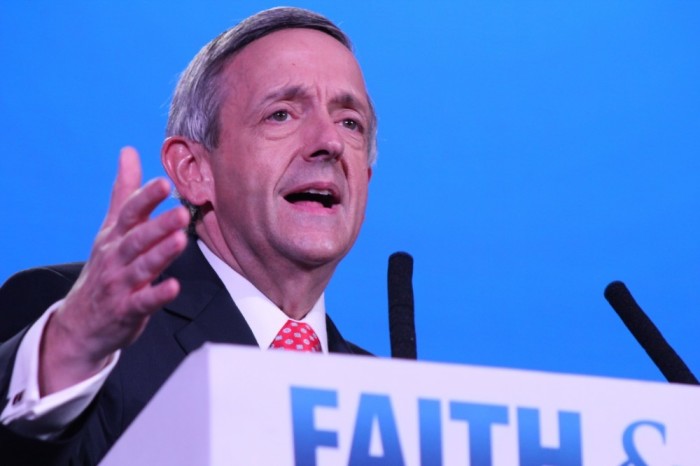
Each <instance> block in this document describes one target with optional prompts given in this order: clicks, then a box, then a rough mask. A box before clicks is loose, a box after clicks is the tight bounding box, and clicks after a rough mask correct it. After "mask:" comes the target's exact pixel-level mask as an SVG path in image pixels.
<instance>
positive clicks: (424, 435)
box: [418, 399, 442, 466]
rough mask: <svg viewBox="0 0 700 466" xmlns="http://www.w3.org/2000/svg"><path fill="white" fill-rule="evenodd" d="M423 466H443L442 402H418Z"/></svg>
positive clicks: (420, 400) (421, 461)
mask: <svg viewBox="0 0 700 466" xmlns="http://www.w3.org/2000/svg"><path fill="white" fill-rule="evenodd" d="M418 422H419V426H418V427H419V429H420V434H419V435H420V464H421V466H442V425H441V419H440V400H422V399H419V400H418Z"/></svg>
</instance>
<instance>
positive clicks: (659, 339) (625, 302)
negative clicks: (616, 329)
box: [605, 281, 698, 385]
mask: <svg viewBox="0 0 700 466" xmlns="http://www.w3.org/2000/svg"><path fill="white" fill-rule="evenodd" d="M605 299H607V300H608V302H609V303H610V305H611V306H612V307H613V309H615V312H617V315H618V316H620V319H622V322H624V323H625V325H626V326H627V328H628V329H629V331H630V332H631V333H632V335H634V338H636V339H637V341H638V342H639V344H640V345H642V348H644V350H645V351H646V352H647V354H648V355H649V357H650V358H651V360H652V361H654V364H656V367H658V368H659V370H660V371H661V373H662V374H663V375H664V377H666V380H668V381H669V382H673V383H684V384H689V385H698V379H696V378H695V376H694V375H693V373H692V372H691V371H690V369H688V366H686V365H685V363H684V362H683V360H682V359H681V358H680V356H678V354H677V353H676V352H675V351H674V349H673V348H671V345H669V344H668V342H667V341H666V339H665V338H664V336H663V335H662V334H661V332H659V329H658V328H656V325H654V323H653V322H652V321H651V319H649V317H648V316H647V315H646V314H645V313H644V311H643V310H642V308H640V307H639V305H638V304H637V302H636V301H635V300H634V298H633V297H632V294H631V293H630V291H629V290H628V289H627V287H626V286H625V284H624V283H622V282H620V281H614V282H612V283H610V284H609V285H608V286H607V287H606V288H605Z"/></svg>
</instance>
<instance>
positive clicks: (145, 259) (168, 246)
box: [123, 230, 187, 290]
mask: <svg viewBox="0 0 700 466" xmlns="http://www.w3.org/2000/svg"><path fill="white" fill-rule="evenodd" d="M186 246H187V235H186V234H185V232H184V231H181V230H178V231H175V232H173V233H171V234H170V235H168V236H166V237H165V238H163V239H162V240H161V241H159V242H158V243H156V244H154V245H153V247H152V248H150V249H148V250H147V251H146V252H144V253H143V254H141V255H139V256H137V257H136V259H134V260H133V261H132V262H131V263H130V264H129V265H128V266H127V267H126V269H125V270H124V276H123V277H124V280H125V284H126V286H128V287H129V288H130V289H134V290H135V289H139V288H141V287H143V286H146V285H148V284H149V283H151V282H152V281H153V280H155V279H156V278H157V277H158V275H160V274H161V273H162V272H163V270H165V268H166V267H168V265H170V264H171V263H172V261H174V260H175V258H176V257H177V256H179V255H180V253H182V251H184V250H185V247H186Z"/></svg>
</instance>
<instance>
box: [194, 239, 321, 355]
mask: <svg viewBox="0 0 700 466" xmlns="http://www.w3.org/2000/svg"><path fill="white" fill-rule="evenodd" d="M197 245H198V246H199V249H200V250H201V251H202V254H204V257H205V259H206V260H207V262H209V265H211V267H212V268H213V269H214V272H216V274H217V275H218V276H219V278H220V279H221V281H222V282H223V283H224V286H225V287H226V290H227V291H228V292H229V294H230V295H231V298H232V299H233V302H235V303H236V306H237V307H238V309H239V310H240V311H241V314H243V318H244V319H245V321H246V323H247V324H248V326H249V327H250V329H251V330H252V331H253V335H254V336H255V340H256V341H257V342H258V346H260V348H263V349H267V348H269V347H270V344H271V343H272V340H274V338H275V337H276V336H277V333H278V332H279V331H280V330H281V329H282V327H283V326H284V324H285V323H287V320H290V319H289V317H288V316H287V315H286V314H285V313H284V312H283V311H282V310H281V309H280V308H278V307H277V306H276V305H275V304H274V303H273V302H272V301H270V300H269V299H268V297H267V296H265V295H264V294H263V293H262V292H260V290H258V289H257V288H256V287H255V286H254V285H253V284H252V283H251V282H250V281H248V280H247V279H246V278H245V277H243V275H241V274H239V273H238V272H236V271H235V270H233V269H232V268H231V267H230V266H229V265H228V264H226V263H225V262H224V261H222V260H221V259H220V258H219V257H218V256H217V255H216V254H214V253H213V252H212V251H211V249H209V248H208V247H207V245H206V244H204V242H203V241H202V240H201V239H198V240H197ZM292 320H294V319H292ZM298 322H305V323H307V324H309V325H310V326H311V328H313V329H314V331H315V332H316V335H318V338H319V340H320V341H321V349H322V350H323V352H324V353H327V352H328V334H327V332H326V305H325V300H324V294H323V293H322V294H321V296H320V297H319V298H318V301H316V304H314V305H313V307H312V308H311V310H310V311H309V312H308V314H306V316H304V318H303V319H301V320H300V321H298Z"/></svg>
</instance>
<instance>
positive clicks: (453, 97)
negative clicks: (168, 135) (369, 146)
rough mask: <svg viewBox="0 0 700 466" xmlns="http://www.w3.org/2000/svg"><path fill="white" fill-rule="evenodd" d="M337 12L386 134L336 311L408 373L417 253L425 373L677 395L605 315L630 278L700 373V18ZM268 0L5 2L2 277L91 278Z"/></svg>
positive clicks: (468, 6)
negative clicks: (502, 370)
mask: <svg viewBox="0 0 700 466" xmlns="http://www.w3.org/2000/svg"><path fill="white" fill-rule="evenodd" d="M397 4H398V2H366V3H358V2H334V3H333V4H331V3H330V2H321V1H305V2H298V3H297V5H299V6H304V7H308V8H311V9H315V10H317V11H320V12H322V13H324V14H326V15H328V16H329V17H330V18H331V19H333V20H335V21H337V22H338V23H339V24H340V25H341V27H343V28H345V29H346V31H347V32H348V33H349V34H350V36H351V37H352V38H353V40H354V42H355V46H356V50H357V56H358V58H359V60H360V62H361V64H362V66H363V68H364V70H365V75H366V79H367V84H368V87H369V90H370V92H371V94H372V96H373V99H374V101H375V103H376V107H377V110H378V113H379V116H380V127H379V148H380V155H379V161H378V164H377V166H376V169H375V174H374V177H373V179H372V182H371V187H370V206H369V210H368V213H367V221H366V224H365V226H364V229H363V231H362V234H361V236H360V239H359V240H358V242H357V245H356V246H355V248H354V250H353V251H352V253H351V254H350V255H349V256H348V257H347V259H346V260H345V261H344V262H343V264H342V265H341V267H340V268H339V269H338V271H337V274H336V276H335V278H334V279H333V281H332V283H331V286H330V288H329V289H328V292H327V301H328V308H329V310H330V313H331V315H332V316H333V317H334V318H335V320H336V321H337V323H338V324H339V326H340V328H341V329H343V331H344V333H345V335H346V336H347V337H348V338H350V339H352V340H353V341H355V342H357V343H358V344H360V345H362V346H364V347H366V348H367V349H369V350H371V351H373V352H375V353H377V354H379V355H388V354H389V337H388V323H387V304H386V300H387V298H386V262H387V257H388V255H389V254H390V253H391V252H393V251H396V250H406V251H408V252H410V253H412V254H413V255H414V257H415V276H414V284H415V294H416V313H417V315H416V322H417V332H418V350H419V357H420V358H421V359H424V360H434V361H449V362H456V363H468V364H482V365H495V366H503V367H515V368H526V369H537V370H545V371H561V372H569V373H582V374H595V375H604V376H615V377H626V378H638V379H648V380H661V379H662V378H661V375H660V374H659V372H658V371H657V370H656V368H655V367H654V366H653V364H652V363H651V362H650V361H649V360H648V359H647V357H646V355H645V354H644V352H643V351H642V350H641V349H640V348H639V347H638V346H637V344H636V343H635V342H634V340H633V338H632V337H631V336H629V335H628V333H627V331H626V330H625V329H624V327H623V325H622V323H621V322H620V321H619V319H618V318H617V316H616V315H615V314H614V312H613V311H612V309H610V307H609V306H608V304H607V302H606V301H605V300H604V298H603V296H602V293H603V289H604V287H605V285H606V284H607V283H608V282H609V281H611V280H614V279H620V280H623V281H625V282H626V283H627V284H628V286H629V287H630V288H631V290H632V291H633V293H634V294H635V296H636V298H637V299H638V301H639V302H640V304H641V305H642V307H643V308H645V309H646V310H647V312H648V313H649V314H650V315H651V317H652V318H653V319H654V320H655V321H656V322H657V324H658V325H659V327H660V328H661V330H662V331H663V332H664V333H665V334H666V336H667V338H668V339H669V340H670V342H671V343H672V344H673V345H674V346H675V347H676V349H677V350H678V351H679V353H680V354H681V355H683V356H684V358H685V359H686V360H687V362H688V364H689V366H690V367H691V368H692V369H694V370H695V371H697V372H700V344H699V343H698V338H699V337H700V286H699V283H698V282H699V280H698V279H699V278H700V276H699V274H698V268H699V267H700V221H699V220H698V215H699V211H700V136H699V135H700V85H699V83H700V53H699V51H700V27H698V24H699V21H700V3H698V2H660V1H659V2H645V1H641V2H632V1H629V2H609V1H600V2H591V1H574V2H551V1H542V2H535V1H530V2H520V1H512V2H504V1H489V2H466V1H464V2H453V3H450V2H424V1H420V2H418V1H414V2H411V1H406V2H401V4H400V5H401V6H400V7H397V6H396V5H397ZM273 5H274V4H273V3H272V2H266V1H260V2H232V1H228V2H223V1H208V2H194V1H187V2H185V1H183V2H164V1H151V2H136V1H122V2H87V1H85V2H71V1H67V2H53V1H51V2H49V1H36V2H19V1H11V0H10V1H5V2H3V4H2V6H0V56H1V57H2V73H0V108H1V109H2V112H0V136H1V137H2V157H0V181H1V182H0V193H1V195H2V199H4V202H5V214H4V215H3V221H2V230H1V231H2V232H1V233H0V234H1V235H2V236H1V237H0V239H1V241H0V244H2V249H3V251H2V252H3V254H2V260H1V261H0V280H4V279H6V278H7V277H9V276H10V275H11V274H12V273H13V272H15V271H17V270H19V269H22V268H26V267H30V266H35V265H41V264H47V263H55V262H63V261H71V260H80V259H84V258H85V257H86V256H87V254H88V251H89V247H90V244H91V242H92V238H93V237H94V235H95V232H96V231H97V228H98V226H99V224H100V222H101V219H102V216H103V214H104V211H105V208H106V205H107V201H108V197H109V190H110V187H111V183H112V178H113V175H114V171H115V167H116V159H117V154H118V151H119V148H120V147H121V146H124V145H133V146H135V147H137V148H138V149H139V150H140V152H141V154H142V156H143V159H144V162H145V172H146V175H147V176H148V177H152V176H157V175H161V174H162V169H161V168H160V165H159V148H160V143H161V139H162V134H163V128H164V125H165V119H166V113H167V105H168V101H169V96H170V93H171V91H172V88H173V86H174V83H175V81H176V78H177V75H178V73H179V72H180V71H181V70H182V69H183V68H184V67H185V66H186V65H187V63H188V61H189V60H190V58H191V57H192V56H193V55H194V54H195V53H196V52H197V50H198V49H199V48H200V47H201V46H202V45H204V43H206V42H207V41H208V40H210V39H211V38H213V37H214V36H215V35H216V34H218V33H219V32H221V31H222V30H224V29H226V28H227V27H229V26H230V25H232V24H234V23H236V22H237V21H238V20H240V19H242V18H244V17H246V16H247V15H249V14H251V13H253V12H255V11H257V10H260V9H262V8H266V7H270V6H273Z"/></svg>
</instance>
